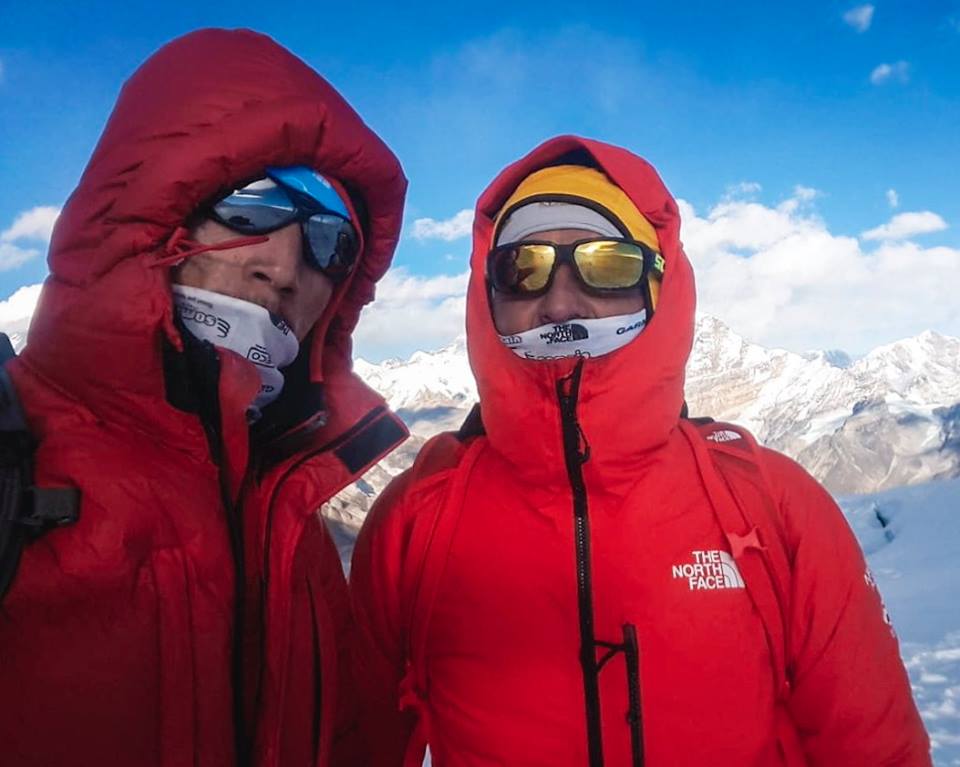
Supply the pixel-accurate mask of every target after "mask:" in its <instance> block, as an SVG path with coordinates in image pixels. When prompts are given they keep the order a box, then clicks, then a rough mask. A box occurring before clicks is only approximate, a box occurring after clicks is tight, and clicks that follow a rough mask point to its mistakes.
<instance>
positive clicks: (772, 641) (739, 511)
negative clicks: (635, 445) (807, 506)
mask: <svg viewBox="0 0 960 767" xmlns="http://www.w3.org/2000/svg"><path fill="white" fill-rule="evenodd" d="M680 430H681V432H682V433H683V435H684V436H685V437H686V438H687V441H688V442H689V443H690V446H691V448H692V450H693V455H694V457H695V459H696V463H697V469H698V471H699V473H700V478H701V480H702V481H703V485H704V488H705V489H706V491H707V495H708V496H709V498H710V504H711V506H712V507H713V511H714V514H715V516H716V519H717V522H718V524H719V525H720V529H721V530H722V531H723V534H724V537H725V538H726V541H727V545H728V546H729V547H730V554H731V555H732V556H733V559H734V561H735V562H736V564H737V569H738V570H739V571H740V575H741V577H742V578H743V581H744V585H745V586H746V589H747V592H748V594H749V596H750V599H751V601H752V602H753V604H754V606H755V607H756V609H757V612H758V613H759V615H760V618H761V621H762V623H763V628H764V632H765V633H766V637H767V644H768V646H769V649H770V654H771V657H772V658H773V666H774V669H773V673H774V682H775V687H774V689H775V690H776V694H777V697H778V699H779V700H781V701H784V700H785V699H786V697H787V696H788V695H789V687H790V684H789V674H788V669H787V664H788V659H789V658H790V651H789V646H788V641H789V632H788V630H787V627H788V621H787V616H788V609H789V595H790V584H791V566H790V561H791V558H790V556H789V547H788V545H787V541H786V535H785V532H784V529H783V525H782V522H781V520H780V514H779V511H778V509H777V507H776V503H775V501H774V497H773V491H772V488H771V485H770V483H769V481H768V479H767V475H766V470H765V468H764V466H763V462H762V459H761V456H760V449H759V447H758V446H757V443H756V441H755V440H754V438H753V436H752V435H751V434H750V433H749V432H748V431H746V430H745V429H742V428H740V427H738V426H734V425H731V424H726V423H713V422H711V423H701V424H694V423H691V422H689V421H686V420H681V421H680Z"/></svg>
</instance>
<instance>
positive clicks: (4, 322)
mask: <svg viewBox="0 0 960 767" xmlns="http://www.w3.org/2000/svg"><path fill="white" fill-rule="evenodd" d="M42 287H43V286H42V285H41V284H40V283H37V284H36V285H24V286H23V287H22V288H17V290H16V291H14V293H13V295H12V296H10V297H9V298H7V299H6V300H4V301H0V331H6V330H8V329H17V328H19V327H21V326H23V327H26V325H27V324H28V323H29V322H30V318H31V317H32V316H33V310H34V309H35V308H36V306H37V299H39V298H40V288H42Z"/></svg>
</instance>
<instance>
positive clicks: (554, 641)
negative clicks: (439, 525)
mask: <svg viewBox="0 0 960 767" xmlns="http://www.w3.org/2000/svg"><path fill="white" fill-rule="evenodd" d="M570 152H579V153H581V156H582V155H583V154H586V155H587V156H589V157H590V158H592V161H593V162H594V163H595V164H596V165H598V166H599V167H600V168H602V169H603V170H604V172H606V173H607V174H608V175H609V176H610V177H611V178H612V179H613V180H614V181H615V182H616V183H617V184H618V185H620V186H621V187H622V188H623V189H624V191H625V192H626V193H627V194H628V195H629V196H630V198H631V199H632V200H633V201H634V202H635V203H636V205H637V207H638V208H639V209H640V211H641V212H642V213H643V214H644V216H646V217H647V218H648V219H649V220H650V221H651V222H652V223H653V224H654V226H655V227H656V228H657V234H658V236H659V240H660V243H661V245H662V248H663V255H664V257H665V259H666V264H667V268H666V274H665V277H664V282H663V291H662V293H661V300H660V304H659V305H658V309H657V312H656V314H655V316H654V317H653V319H652V320H651V322H650V323H649V325H648V326H647V328H646V329H645V330H644V332H643V333H642V334H641V335H640V336H639V337H638V338H637V339H636V340H635V341H633V342H632V343H630V344H629V345H627V346H626V347H623V348H622V349H620V350H618V351H616V352H613V353H611V354H609V355H606V356H604V357H601V358H598V359H590V360H587V361H586V362H585V363H584V365H583V372H582V383H581V387H580V397H579V404H578V405H577V416H578V419H579V422H580V425H581V427H582V432H583V439H584V440H585V441H586V443H588V444H589V458H588V460H587V461H586V462H585V463H584V464H583V475H584V482H585V485H586V494H587V501H588V508H589V520H590V545H591V571H592V593H593V602H594V604H593V608H594V620H595V627H596V637H597V639H599V640H602V641H607V642H611V643H615V642H619V641H620V640H621V637H622V629H623V626H624V625H625V624H633V625H634V626H636V629H637V634H638V639H639V657H640V685H639V687H640V692H641V708H642V717H643V718H642V722H643V738H644V756H645V762H644V764H646V765H648V766H652V767H657V766H663V767H667V766H670V767H677V766H681V765H697V766H698V767H699V765H703V764H713V765H731V766H732V765H797V764H809V765H818V766H822V765H835V766H836V767H840V766H841V765H844V766H847V765H868V764H869V765H900V766H902V767H906V766H908V765H909V766H911V767H912V766H914V765H918V766H919V765H928V764H930V760H929V754H928V751H929V747H928V741H927V737H926V734H925V732H924V729H923V726H922V723H921V721H920V719H919V715H918V713H917V710H916V707H915V704H914V702H913V700H912V697H911V692H910V686H909V682H908V680H907V676H906V673H905V670H904V668H903V664H902V662H901V660H900V657H899V651H898V646H897V641H896V638H895V636H894V634H893V632H892V630H891V629H890V627H889V626H888V625H887V624H886V623H885V622H884V617H883V615H884V612H883V609H882V605H881V602H880V599H879V595H878V594H877V593H876V591H875V590H874V589H873V587H872V586H871V585H870V583H869V581H868V579H867V578H865V572H866V568H865V563H864V559H863V556H862V554H861V552H860V549H859V546H858V544H857V542H856V540H855V538H854V537H853V535H852V533H851V531H850V529H849V527H848V526H847V524H846V522H845V520H844V519H843V516H842V514H841V512H840V511H839V509H838V508H837V506H836V505H835V504H834V502H833V501H832V499H831V498H830V497H829V496H828V495H827V493H826V492H825V491H824V490H823V489H822V488H820V487H819V485H818V484H817V483H816V482H815V481H814V480H813V479H812V478H811V477H810V476H809V475H807V474H806V472H804V471H803V469H801V468H800V467H799V466H797V465H796V464H795V463H793V462H792V461H790V460H789V459H787V458H785V457H783V456H781V455H779V454H776V453H773V452H771V451H766V450H764V451H761V454H760V456H761V457H760V463H761V469H762V472H763V475H764V476H765V477H766V482H765V485H764V487H766V486H769V489H764V488H763V487H760V486H759V485H754V486H751V485H749V484H745V486H743V487H738V488H734V491H735V493H736V495H737V496H738V497H739V498H740V499H741V500H743V499H746V502H747V503H751V505H752V506H755V508H752V516H758V515H760V514H764V513H768V512H767V511H766V510H765V507H764V505H763V504H764V497H769V496H771V495H772V500H773V504H774V506H775V508H776V513H777V514H778V516H779V524H780V525H781V526H782V528H783V531H784V533H783V535H784V541H785V544H786V548H787V551H788V553H789V558H790V569H791V577H790V594H789V599H788V602H789V605H788V610H787V615H786V616H785V618H786V621H785V623H786V634H787V636H786V646H787V647H788V650H787V653H788V657H787V660H788V663H787V672H788V676H789V680H790V683H791V688H790V694H789V698H788V700H787V708H788V711H789V714H790V717H789V719H790V725H791V726H790V727H789V728H784V727H782V726H781V723H779V722H778V713H777V712H778V705H777V692H778V691H777V689H776V685H775V676H774V673H773V671H774V662H773V660H772V657H771V654H770V647H769V645H768V642H767V639H766V637H765V633H764V626H763V623H762V621H761V619H760V617H759V615H758V613H757V612H756V609H755V608H754V606H753V603H752V602H751V599H750V596H749V594H748V592H747V590H746V589H743V588H719V589H718V588H696V589H695V588H693V587H692V584H691V582H690V581H689V580H688V578H687V577H686V576H684V575H682V574H678V570H677V569H676V568H678V567H679V568H680V570H679V573H682V572H683V570H682V567H683V566H684V565H689V564H695V563H696V562H697V561H698V560H697V557H698V556H704V555H707V556H718V555H719V553H720V552H729V544H728V541H727V538H726V536H725V535H724V531H723V530H721V529H720V527H719V525H718V523H717V518H716V516H715V514H714V512H713V509H712V508H711V506H710V502H709V497H708V495H707V492H706V490H705V488H704V486H703V484H702V483H701V480H700V476H699V475H698V470H697V464H696V462H695V459H694V456H693V454H692V451H691V444H690V443H689V442H687V440H686V439H685V438H684V437H683V435H682V434H681V433H680V430H679V428H678V424H679V415H678V414H679V413H680V409H681V404H682V402H683V383H684V366H685V363H686V360H687V356H688V354H689V352H690V348H691V344H692V339H693V325H694V282H693V273H692V269H691V266H690V264H689V262H688V261H687V258H686V257H685V255H684V253H683V250H682V247H681V244H680V240H679V229H680V219H679V215H678V211H677V206H676V204H675V202H674V200H673V199H672V197H671V196H670V194H669V193H668V192H667V190H666V189H665V187H664V186H663V184H662V182H661V181H660V179H659V177H658V176H657V174H656V172H655V171H654V170H653V169H652V168H651V166H650V165H648V164H647V163H646V162H644V161H643V160H641V159H640V158H638V157H636V156H634V155H632V154H630V153H629V152H627V151H625V150H623V149H619V148H616V147H612V146H609V145H606V144H602V143H599V142H594V141H588V140H584V139H580V138H576V137H569V136H567V137H560V138H556V139H553V140H550V141H548V142H546V143H545V144H543V145H541V146H540V147H538V148H537V149H536V150H534V151H533V152H532V153H531V154H530V155H528V156H527V157H525V158H523V159H521V160H520V161H519V162H517V163H515V164H514V165H511V166H510V167H508V168H507V169H506V170H504V171H503V172H502V173H501V174H500V176H499V177H498V178H497V179H496V180H495V181H494V182H493V184H492V185H491V186H490V187H489V188H488V189H487V190H486V191H485V192H484V194H483V195H482V196H481V197H480V200H479V202H478V205H477V209H476V218H475V222H474V248H473V254H472V261H471V268H472V275H471V280H470V286H469V292H468V296H467V330H468V348H469V354H470V361H471V365H472V367H473V370H474V373H475V375H476V378H477V382H478V388H479V392H480V402H481V408H482V413H483V422H484V425H485V427H486V436H481V437H478V438H477V439H478V441H479V445H476V443H474V444H475V446H474V447H471V448H470V449H469V450H465V449H464V448H463V447H462V446H457V445H456V444H455V442H454V441H453V440H451V439H450V437H448V436H447V437H441V438H438V439H439V440H441V442H439V443H438V444H437V445H428V448H425V449H428V450H429V454H430V456H431V460H436V469H435V470H431V469H429V467H425V466H424V465H423V462H421V463H420V465H418V466H415V467H414V469H413V470H412V471H411V472H408V473H407V474H405V475H403V476H401V477H400V478H398V479H397V480H396V481H395V482H394V484H393V485H392V486H391V487H390V488H388V490H387V491H386V492H385V493H384V495H383V496H382V497H381V499H380V500H379V501H378V502H377V504H376V505H375V506H374V508H373V510H372V511H371V513H370V516H369V518H368V520H367V522H366V523H365V526H364V529H363V530H362V532H361V535H360V539H359V541H358V544H357V548H356V551H355V553H354V559H353V566H352V570H351V590H352V594H353V602H354V606H355V611H356V614H357V619H358V623H359V630H360V636H361V646H362V648H363V654H364V658H365V675H364V678H365V683H366V685H367V687H368V695H369V697H368V706H369V710H368V712H367V714H366V716H365V717H364V720H363V721H364V726H365V728H366V729H367V737H366V738H365V739H364V741H365V742H366V743H367V744H368V745H370V746H371V754H370V756H369V763H370V764H372V765H378V766H379V765H400V764H402V763H403V759H404V753H405V751H406V748H407V746H408V744H409V743H410V740H411V737H412V733H414V730H415V728H416V729H417V736H419V735H423V736H424V737H425V738H426V739H427V740H428V741H429V746H430V751H431V753H432V757H433V764H434V765H435V767H450V766H457V767H459V766H461V765H470V767H480V766H481V765H482V766H484V767H487V766H491V767H492V765H504V764H509V765H523V766H525V767H526V766H529V767H533V766H534V765H537V766H540V765H543V766H546V765H551V766H552V767H558V766H562V765H571V767H573V766H574V765H576V766H577V767H582V765H585V764H588V763H589V762H588V754H587V725H586V717H585V693H584V683H583V677H582V673H581V667H580V662H579V653H580V649H581V645H580V643H581V637H580V630H579V617H578V615H579V613H578V601H577V573H576V567H575V563H576V558H575V545H574V537H575V532H574V515H573V493H572V490H571V484H570V480H569V478H568V474H567V467H566V464H565V459H564V451H563V440H562V433H561V415H560V409H559V404H558V397H557V381H558V379H559V378H561V377H562V376H565V375H567V374H569V373H570V372H571V370H572V369H573V367H574V365H575V361H574V360H570V359H567V360H558V361H546V362H532V361H528V360H522V359H520V358H519V357H517V356H515V355H514V354H513V353H512V352H511V351H509V350H508V349H507V348H506V347H504V346H503V345H502V344H501V343H500V341H499V340H498V338H497V334H496V332H495V329H494V327H493V323H492V320H491V315H490V309H489V306H488V302H487V295H486V286H485V282H484V257H485V255H486V252H487V250H488V248H489V246H490V239H491V233H492V220H493V218H494V216H495V215H496V212H497V210H498V208H499V207H500V205H501V204H502V203H503V201H504V200H505V199H506V198H507V197H508V195H509V194H510V193H511V191H512V190H513V189H514V188H515V187H516V185H517V184H518V183H519V181H520V180H521V179H522V178H524V177H525V176H526V175H528V174H529V173H530V172H532V171H533V170H535V169H537V168H540V167H543V166H544V165H547V164H550V163H553V162H557V161H560V160H561V158H563V160H564V161H568V159H567V158H568V157H569V153H570ZM475 451H479V454H476V452H475ZM444 453H446V458H445V459H444V460H439V459H436V456H437V455H438V454H444ZM463 456H469V457H470V459H471V460H474V459H475V463H474V464H473V468H472V471H471V472H470V474H469V477H467V478H466V488H465V493H464V496H463V498H464V500H463V501H462V504H460V505H459V507H458V508H457V510H456V511H457V513H458V518H457V521H456V526H455V530H454V531H453V534H452V538H451V539H450V542H449V547H448V551H447V552H445V554H446V557H447V558H446V560H445V563H444V565H443V573H442V578H441V579H440V581H439V585H438V589H437V593H436V597H435V599H434V601H433V604H432V608H431V612H430V621H429V624H428V628H427V631H426V639H425V668H424V669H415V670H414V671H415V672H416V673H411V669H410V668H408V667H407V663H408V662H409V660H410V658H411V657H416V655H415V653H413V654H412V651H411V647H410V643H411V625H414V624H415V622H416V620H417V618H416V617H415V616H413V615H412V614H411V613H412V610H413V605H414V604H415V600H414V599H413V596H412V595H413V594H415V593H416V591H417V588H418V584H419V583H420V582H421V579H422V577H423V570H424V562H422V561H413V560H415V559H416V557H417V555H416V554H412V553H411V552H422V551H423V549H424V546H423V543H422V540H421V538H422V537H423V536H425V535H426V536H429V535H430V532H429V531H431V530H435V529H436V527H435V523H436V519H437V516H438V514H439V513H440V510H441V509H443V508H444V505H445V504H447V503H448V502H449V499H450V494H451V492H453V491H452V488H453V487H454V486H456V485H457V482H458V481H463V480H464V478H463V477H462V476H460V475H458V469H457V468H456V464H457V463H458V462H459V461H460V460H464V461H466V459H465V458H463ZM754 474H756V472H754ZM764 494H766V496H765V495H764ZM447 512H449V509H447ZM444 513H446V512H444ZM428 559H429V557H428ZM418 679H419V680H420V681H418ZM599 687H600V703H601V716H602V741H603V750H604V756H605V762H604V763H605V764H606V765H616V766H617V767H621V766H624V767H625V766H627V765H632V764H633V761H632V757H631V750H630V749H631V741H630V731H629V726H628V724H627V721H626V717H625V714H626V713H627V711H628V686H627V674H626V662H625V659H624V655H623V654H622V653H621V654H619V655H617V656H615V657H614V658H613V659H611V660H610V661H609V662H608V663H607V664H606V665H605V666H604V667H603V669H602V671H601V672H600V674H599ZM401 695H402V696H403V697H402V699H401ZM401 705H402V706H403V708H404V710H403V711H402V712H401V711H399V710H398V709H399V708H400V707H401ZM781 710H782V709H781Z"/></svg>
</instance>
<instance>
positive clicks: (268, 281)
mask: <svg viewBox="0 0 960 767" xmlns="http://www.w3.org/2000/svg"><path fill="white" fill-rule="evenodd" d="M294 228H295V229H296V230H297V231H294V232H291V231H287V230H280V231H277V232H273V233H272V234H271V235H270V239H269V240H268V241H267V242H266V243H264V244H263V245H261V246H260V247H259V248H258V251H257V254H256V256H255V257H254V258H252V259H250V261H249V262H248V264H247V266H248V272H247V273H248V276H249V277H250V278H251V279H253V280H255V281H256V282H258V283H261V284H264V285H269V286H270V287H271V288H272V289H273V290H274V291H276V292H277V293H279V294H281V295H291V294H293V293H295V292H296V290H297V287H298V283H299V280H300V270H301V269H302V268H303V266H304V263H303V254H302V253H301V249H302V244H301V241H300V232H299V226H296V225H294Z"/></svg>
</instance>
